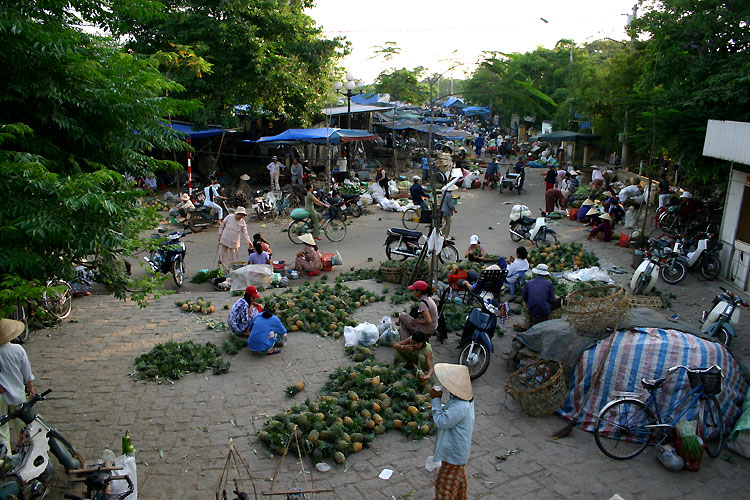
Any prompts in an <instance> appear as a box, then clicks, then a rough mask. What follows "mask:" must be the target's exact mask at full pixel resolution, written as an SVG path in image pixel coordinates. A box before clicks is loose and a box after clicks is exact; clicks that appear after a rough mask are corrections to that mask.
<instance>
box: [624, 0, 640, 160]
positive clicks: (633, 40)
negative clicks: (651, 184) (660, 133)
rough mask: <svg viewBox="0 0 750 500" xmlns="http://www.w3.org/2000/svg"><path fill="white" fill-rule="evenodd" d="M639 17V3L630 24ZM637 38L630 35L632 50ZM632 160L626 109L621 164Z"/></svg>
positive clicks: (634, 8) (626, 111)
mask: <svg viewBox="0 0 750 500" xmlns="http://www.w3.org/2000/svg"><path fill="white" fill-rule="evenodd" d="M637 17H638V4H635V5H633V15H632V16H628V26H630V23H632V22H633V21H634V20H635V19H637ZM634 42H635V39H634V37H633V36H631V37H630V51H631V52H632V51H633V43H634ZM629 161H630V152H629V151H628V110H627V109H626V110H625V127H624V128H623V131H622V154H621V158H620V165H623V166H625V167H627V165H628V162H629Z"/></svg>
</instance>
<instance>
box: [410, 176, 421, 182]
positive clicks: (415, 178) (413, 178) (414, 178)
mask: <svg viewBox="0 0 750 500" xmlns="http://www.w3.org/2000/svg"><path fill="white" fill-rule="evenodd" d="M419 179H421V177H419V176H418V175H415V176H413V177H412V178H411V180H413V181H418V180H419Z"/></svg>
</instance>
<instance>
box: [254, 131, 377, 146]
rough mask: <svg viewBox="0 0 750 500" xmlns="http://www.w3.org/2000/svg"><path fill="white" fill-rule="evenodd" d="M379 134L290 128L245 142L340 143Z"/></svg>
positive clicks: (363, 139) (374, 137)
mask: <svg viewBox="0 0 750 500" xmlns="http://www.w3.org/2000/svg"><path fill="white" fill-rule="evenodd" d="M377 137H378V135H377V134H373V133H372V132H369V131H367V130H357V129H343V128H325V127H321V128H290V129H289V130H285V131H284V132H282V133H280V134H278V135H272V136H267V137H261V138H260V139H258V140H257V141H249V140H246V141H243V142H276V143H282V144H292V143H298V142H307V143H313V144H325V143H326V142H328V144H338V143H339V142H354V141H374V140H375V139H377Z"/></svg>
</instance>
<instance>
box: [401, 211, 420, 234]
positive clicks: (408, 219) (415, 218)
mask: <svg viewBox="0 0 750 500" xmlns="http://www.w3.org/2000/svg"><path fill="white" fill-rule="evenodd" d="M401 223H402V224H403V225H404V227H405V228H406V229H411V230H412V231H413V230H415V229H417V227H419V210H417V209H416V208H414V207H412V208H409V209H407V210H406V211H404V213H403V214H401Z"/></svg>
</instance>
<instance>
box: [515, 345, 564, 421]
mask: <svg viewBox="0 0 750 500" xmlns="http://www.w3.org/2000/svg"><path fill="white" fill-rule="evenodd" d="M505 392H507V393H508V394H509V395H510V397H511V398H513V401H515V402H516V403H517V404H518V406H520V407H521V409H522V410H523V411H524V413H526V414H527V415H528V416H530V417H543V416H545V415H551V414H552V413H554V412H555V410H557V409H558V408H560V406H561V405H562V404H563V401H565V396H566V395H567V394H568V384H567V382H566V380H565V377H564V376H563V369H562V366H561V365H560V363H558V362H557V361H554V360H543V359H542V360H540V361H537V362H535V363H531V364H529V365H526V366H523V367H521V368H519V369H518V370H516V371H515V372H513V374H512V375H511V376H510V378H509V379H508V381H507V382H505Z"/></svg>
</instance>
